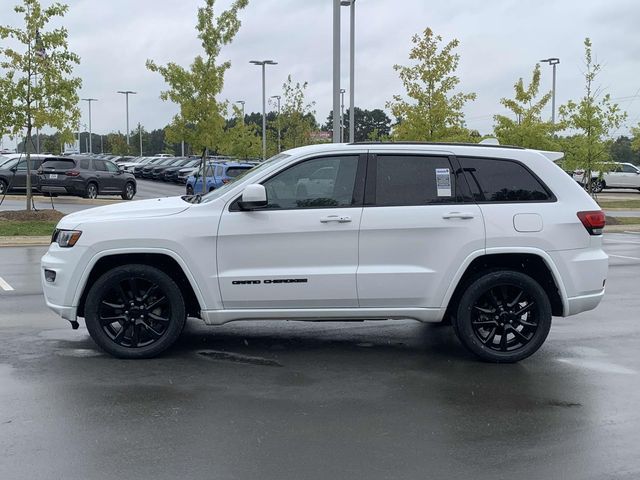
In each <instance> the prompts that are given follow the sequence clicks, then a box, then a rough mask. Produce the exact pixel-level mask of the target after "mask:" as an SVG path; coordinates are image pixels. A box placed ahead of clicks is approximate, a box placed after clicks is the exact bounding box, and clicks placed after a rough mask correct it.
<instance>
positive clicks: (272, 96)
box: [271, 95, 282, 153]
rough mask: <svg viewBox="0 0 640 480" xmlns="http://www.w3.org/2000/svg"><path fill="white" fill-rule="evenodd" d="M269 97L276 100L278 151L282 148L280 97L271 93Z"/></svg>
mask: <svg viewBox="0 0 640 480" xmlns="http://www.w3.org/2000/svg"><path fill="white" fill-rule="evenodd" d="M271 98H275V99H276V100H277V101H278V117H277V120H278V153H280V150H282V148H281V145H280V99H281V98H282V97H281V96H280V95H271Z"/></svg>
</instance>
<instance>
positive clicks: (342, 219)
mask: <svg viewBox="0 0 640 480" xmlns="http://www.w3.org/2000/svg"><path fill="white" fill-rule="evenodd" d="M350 221H351V217H347V216H346V215H327V216H326V217H320V222H321V223H329V222H338V223H348V222H350Z"/></svg>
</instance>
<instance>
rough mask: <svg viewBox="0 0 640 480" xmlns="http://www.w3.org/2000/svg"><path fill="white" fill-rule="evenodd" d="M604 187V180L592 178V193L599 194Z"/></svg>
mask: <svg viewBox="0 0 640 480" xmlns="http://www.w3.org/2000/svg"><path fill="white" fill-rule="evenodd" d="M605 186H606V184H605V183H604V180H602V179H600V178H594V179H593V180H591V192H592V193H600V192H601V191H602V190H604V187H605Z"/></svg>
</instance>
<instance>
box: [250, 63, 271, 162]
mask: <svg viewBox="0 0 640 480" xmlns="http://www.w3.org/2000/svg"><path fill="white" fill-rule="evenodd" d="M249 63H253V64H254V65H260V66H262V160H266V159H267V113H266V109H267V96H266V90H265V85H264V84H265V82H264V70H265V67H266V66H267V65H277V64H278V62H274V61H273V60H251V61H250V62H249Z"/></svg>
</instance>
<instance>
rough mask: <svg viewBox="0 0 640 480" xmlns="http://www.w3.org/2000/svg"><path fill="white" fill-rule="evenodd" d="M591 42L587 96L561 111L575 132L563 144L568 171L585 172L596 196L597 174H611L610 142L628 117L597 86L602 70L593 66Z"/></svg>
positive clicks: (587, 42) (587, 46) (587, 53)
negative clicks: (594, 187) (597, 79)
mask: <svg viewBox="0 0 640 480" xmlns="http://www.w3.org/2000/svg"><path fill="white" fill-rule="evenodd" d="M591 48H592V45H591V40H590V39H589V38H586V39H585V40H584V49H585V67H586V68H585V72H584V81H585V94H584V96H583V97H582V98H581V99H580V100H579V101H577V102H575V101H573V100H570V101H569V102H567V103H566V104H565V105H562V106H561V107H560V118H561V119H562V123H563V126H564V127H565V128H567V129H569V130H570V131H572V132H574V134H573V135H571V136H570V137H567V138H566V139H564V140H563V142H562V143H563V144H564V149H565V155H566V160H565V164H564V165H565V168H567V169H569V170H578V169H580V170H584V172H585V173H584V180H585V183H586V186H587V191H588V192H589V193H592V185H591V183H592V182H591V179H592V176H593V173H594V172H597V173H598V175H600V176H602V174H603V173H605V172H608V171H610V170H611V163H610V151H609V145H608V139H609V137H610V135H611V132H612V131H615V130H617V129H618V128H620V126H621V125H622V123H623V122H624V120H625V119H626V117H627V114H626V113H625V112H623V111H621V110H620V107H619V106H618V104H616V103H613V102H612V101H611V97H610V95H609V94H605V95H602V92H601V90H600V89H599V88H597V87H596V86H595V85H594V82H595V79H596V77H597V76H598V74H599V73H600V71H601V66H600V64H598V63H594V62H593V58H592V54H591Z"/></svg>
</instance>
